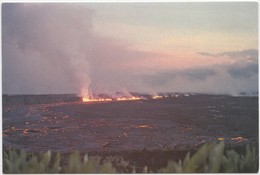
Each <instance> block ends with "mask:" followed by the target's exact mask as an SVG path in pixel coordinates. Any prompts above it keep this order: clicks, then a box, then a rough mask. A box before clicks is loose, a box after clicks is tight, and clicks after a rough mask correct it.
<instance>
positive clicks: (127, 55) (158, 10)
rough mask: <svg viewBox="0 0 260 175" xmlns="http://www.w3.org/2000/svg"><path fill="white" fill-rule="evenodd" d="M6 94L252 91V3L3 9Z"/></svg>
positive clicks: (254, 37) (255, 58)
mask: <svg viewBox="0 0 260 175" xmlns="http://www.w3.org/2000/svg"><path fill="white" fill-rule="evenodd" d="M2 70H3V71H2V76H3V77H2V81H3V93H4V94H62V93H77V94H79V95H89V94H92V93H111V94H113V93H115V92H117V91H121V92H133V91H134V92H147V93H152V94H156V93H157V92H175V91H178V92H199V93H214V94H223V93H225V94H233V95H235V94H239V93H241V92H246V93H251V92H258V4H257V3H256V2H229V3H228V2H215V3H213V2H200V3H195V2H193V3H191V2H187V3H181V2H178V3H177V2H167V3H64V4H62V3H42V4H41V3H3V4H2Z"/></svg>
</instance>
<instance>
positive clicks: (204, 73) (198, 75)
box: [180, 68, 216, 81]
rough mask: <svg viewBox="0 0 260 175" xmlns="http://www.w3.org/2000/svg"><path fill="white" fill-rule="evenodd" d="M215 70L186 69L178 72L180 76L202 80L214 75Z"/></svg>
mask: <svg viewBox="0 0 260 175" xmlns="http://www.w3.org/2000/svg"><path fill="white" fill-rule="evenodd" d="M215 74H216V72H215V71H214V70H211V69H208V68H197V69H188V70H184V71H181V72H180V75H181V76H184V77H187V78H188V79H189V80H200V81H204V80H206V78H208V77H210V76H214V75H215Z"/></svg>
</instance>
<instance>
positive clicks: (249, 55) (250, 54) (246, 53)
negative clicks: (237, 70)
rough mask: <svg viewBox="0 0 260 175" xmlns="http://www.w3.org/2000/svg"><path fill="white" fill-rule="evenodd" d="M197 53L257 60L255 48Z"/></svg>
mask: <svg viewBox="0 0 260 175" xmlns="http://www.w3.org/2000/svg"><path fill="white" fill-rule="evenodd" d="M197 54H199V55H202V56H209V57H223V56H227V57H229V58H231V59H237V60H240V59H244V60H251V61H257V59H258V50H256V49H247V50H241V51H229V52H219V53H210V52H197Z"/></svg>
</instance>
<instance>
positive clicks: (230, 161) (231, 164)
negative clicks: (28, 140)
mask: <svg viewBox="0 0 260 175" xmlns="http://www.w3.org/2000/svg"><path fill="white" fill-rule="evenodd" d="M62 156H64V155H61V154H60V153H52V152H51V151H47V152H42V153H31V152H26V151H24V150H7V151H4V153H3V172H4V173H30V174H31V173H34V174H38V173H136V172H137V166H139V165H138V164H137V165H134V164H132V163H130V162H129V161H127V160H125V159H124V158H123V157H122V156H106V157H101V156H89V155H88V154H85V155H82V154H80V153H79V152H78V151H74V152H72V153H70V154H69V155H68V156H67V159H66V161H65V162H64V163H61V161H62ZM140 156H142V154H140ZM63 161H64V160H63ZM154 161H155V163H156V159H155V160H154ZM139 169H140V166H139ZM139 171H140V172H142V173H256V172H257V171H258V155H257V154H256V151H255V148H250V147H249V146H246V151H245V153H244V154H239V153H237V152H236V151H235V150H228V151H225V144H224V142H223V141H221V142H219V143H208V144H204V145H202V146H201V147H200V148H199V149H198V150H197V151H196V152H195V153H194V154H192V155H191V154H190V152H189V153H187V154H186V156H185V158H184V159H183V160H179V161H173V160H168V163H167V165H166V166H165V167H161V168H157V169H156V170H155V169H154V168H153V167H149V166H146V165H142V166H141V170H139Z"/></svg>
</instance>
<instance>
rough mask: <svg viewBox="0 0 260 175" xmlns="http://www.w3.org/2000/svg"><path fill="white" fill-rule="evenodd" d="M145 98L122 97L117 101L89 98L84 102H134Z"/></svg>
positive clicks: (84, 98)
mask: <svg viewBox="0 0 260 175" xmlns="http://www.w3.org/2000/svg"><path fill="white" fill-rule="evenodd" d="M141 99H143V98H140V97H120V98H116V99H112V98H89V97H83V98H82V101H83V102H102V101H132V100H141Z"/></svg>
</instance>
